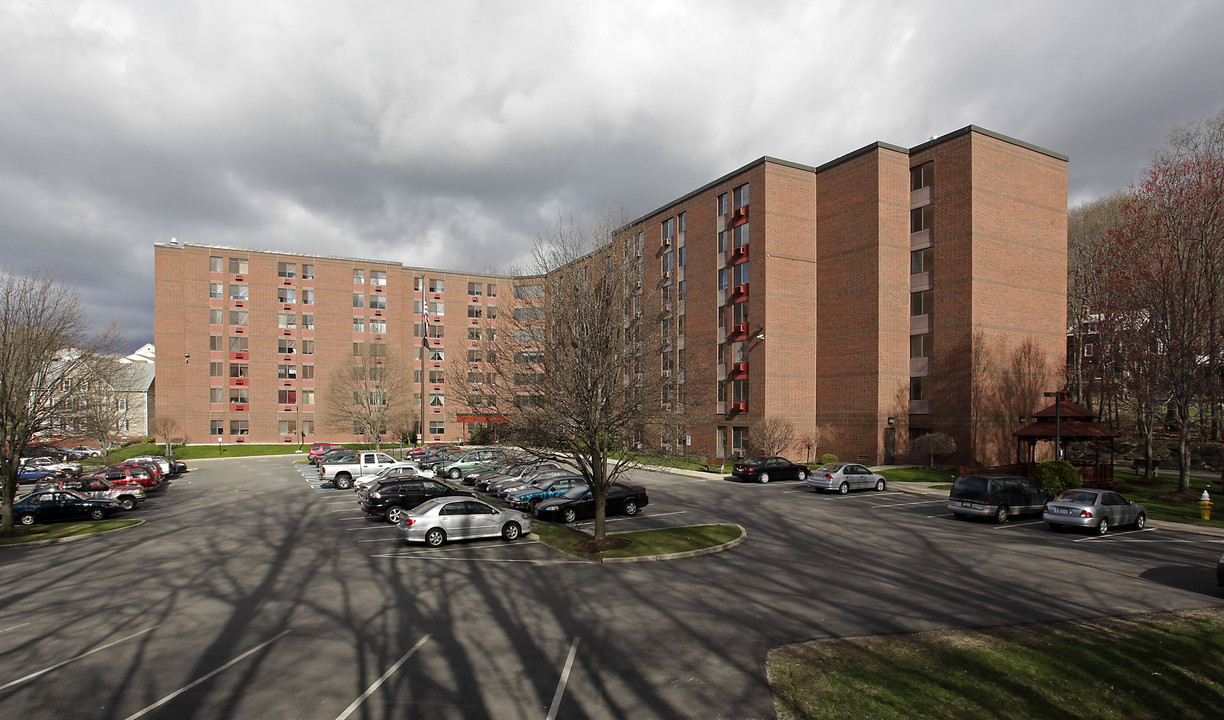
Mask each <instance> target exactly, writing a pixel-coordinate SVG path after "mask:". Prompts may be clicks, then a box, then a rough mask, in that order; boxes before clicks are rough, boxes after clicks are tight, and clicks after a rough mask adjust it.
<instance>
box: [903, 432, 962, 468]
mask: <svg viewBox="0 0 1224 720" xmlns="http://www.w3.org/2000/svg"><path fill="white" fill-rule="evenodd" d="M911 445H912V448H913V450H914V452H920V453H926V454H927V455H928V456H929V457H930V459H931V463H930V466H931V467H935V458H936V457H943V456H944V455H951V454H952V453H954V452H956V441H955V440H953V439H952V437H951V436H949V435H946V434H944V433H941V432H933V433H926V434H924V435H919V436H918V437H916V438H914V442H913V443H911Z"/></svg>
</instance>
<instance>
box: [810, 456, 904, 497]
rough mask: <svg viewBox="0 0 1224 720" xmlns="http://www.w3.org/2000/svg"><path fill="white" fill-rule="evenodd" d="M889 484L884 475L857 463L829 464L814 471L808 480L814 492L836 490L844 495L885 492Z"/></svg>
mask: <svg viewBox="0 0 1224 720" xmlns="http://www.w3.org/2000/svg"><path fill="white" fill-rule="evenodd" d="M887 484H888V483H887V482H886V481H885V480H884V476H883V475H879V474H876V473H873V472H871V471H870V470H868V469H867V468H866V467H864V466H862V465H859V464H857V463H828V464H825V465H822V466H820V467H819V468H817V469H815V470H813V471H812V474H811V475H809V476H808V479H807V486H808V487H810V488H812V489H813V490H836V491H837V492H839V493H841V494H842V495H845V494H846V493H848V492H850V491H851V490H866V489H868V488H875V490H876V491H878V492H883V491H884V488H885V486H886V485H887Z"/></svg>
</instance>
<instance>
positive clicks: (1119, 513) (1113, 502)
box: [1041, 488, 1147, 535]
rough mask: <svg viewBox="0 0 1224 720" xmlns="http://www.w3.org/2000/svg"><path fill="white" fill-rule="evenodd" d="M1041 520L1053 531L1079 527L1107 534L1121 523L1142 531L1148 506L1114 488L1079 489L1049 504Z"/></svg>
mask: <svg viewBox="0 0 1224 720" xmlns="http://www.w3.org/2000/svg"><path fill="white" fill-rule="evenodd" d="M1041 519H1042V520H1045V521H1046V522H1047V523H1049V524H1050V529H1051V530H1061V529H1063V528H1064V527H1075V528H1084V529H1087V530H1092V531H1093V532H1095V533H1096V534H1098V535H1104V534H1105V533H1107V532H1109V528H1111V527H1116V526H1121V525H1133V526H1135V529H1136V530H1142V529H1143V526H1144V525H1146V524H1147V508H1145V507H1143V506H1142V505H1140V504H1139V503H1137V502H1135V501H1134V500H1127V499H1126V498H1124V497H1122V496H1121V495H1119V494H1118V493H1116V492H1114V491H1112V490H1092V489H1090V488H1076V489H1074V490H1067V491H1066V492H1064V493H1063V494H1061V495H1059V496H1058V497H1056V498H1054V499H1053V500H1051V501H1049V502H1048V503H1046V504H1045V508H1044V509H1043V510H1042V513H1041Z"/></svg>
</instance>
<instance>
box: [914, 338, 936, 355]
mask: <svg viewBox="0 0 1224 720" xmlns="http://www.w3.org/2000/svg"><path fill="white" fill-rule="evenodd" d="M934 356H935V335H934V334H933V333H926V334H924V335H910V357H912V358H924V357H934Z"/></svg>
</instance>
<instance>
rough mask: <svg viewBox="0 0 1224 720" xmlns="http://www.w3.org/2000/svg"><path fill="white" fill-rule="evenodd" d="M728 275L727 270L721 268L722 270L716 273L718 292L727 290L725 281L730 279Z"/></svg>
mask: <svg viewBox="0 0 1224 720" xmlns="http://www.w3.org/2000/svg"><path fill="white" fill-rule="evenodd" d="M730 275H731V274H730V273H728V272H727V268H723V269H722V270H719V271H718V289H719V290H726V289H727V281H728V280H729V279H730Z"/></svg>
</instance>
